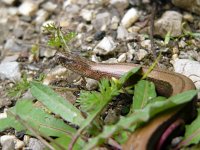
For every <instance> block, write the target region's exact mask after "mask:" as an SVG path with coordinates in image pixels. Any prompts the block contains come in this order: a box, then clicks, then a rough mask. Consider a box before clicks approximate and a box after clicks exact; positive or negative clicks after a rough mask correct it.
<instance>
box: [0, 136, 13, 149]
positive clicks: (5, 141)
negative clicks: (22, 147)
mask: <svg viewBox="0 0 200 150" xmlns="http://www.w3.org/2000/svg"><path fill="white" fill-rule="evenodd" d="M15 139H16V137H15V136H14V135H3V136H1V137H0V143H1V146H2V150H14V149H15Z"/></svg>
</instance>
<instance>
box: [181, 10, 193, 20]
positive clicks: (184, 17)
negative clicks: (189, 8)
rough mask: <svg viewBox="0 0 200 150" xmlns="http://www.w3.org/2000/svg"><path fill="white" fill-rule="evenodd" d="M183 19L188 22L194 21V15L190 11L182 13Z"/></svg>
mask: <svg viewBox="0 0 200 150" xmlns="http://www.w3.org/2000/svg"><path fill="white" fill-rule="evenodd" d="M183 19H184V20H186V21H189V22H193V21H194V17H193V15H192V14H191V13H186V12H185V13H184V14H183Z"/></svg>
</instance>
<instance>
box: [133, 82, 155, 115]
mask: <svg viewBox="0 0 200 150" xmlns="http://www.w3.org/2000/svg"><path fill="white" fill-rule="evenodd" d="M156 96H157V94H156V90H155V85H154V84H153V83H152V82H149V81H146V80H140V81H139V82H138V83H137V84H136V85H135V90H134V98H133V104H132V107H131V111H132V112H133V111H134V110H135V109H142V108H144V107H145V105H146V104H147V103H148V102H149V100H151V99H152V98H155V97H156Z"/></svg>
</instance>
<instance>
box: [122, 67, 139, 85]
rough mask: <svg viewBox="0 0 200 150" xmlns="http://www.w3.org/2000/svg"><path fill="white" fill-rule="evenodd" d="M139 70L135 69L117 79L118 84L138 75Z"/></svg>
mask: <svg viewBox="0 0 200 150" xmlns="http://www.w3.org/2000/svg"><path fill="white" fill-rule="evenodd" d="M140 70H141V67H135V68H133V69H131V70H130V71H128V72H127V73H125V74H124V75H122V76H121V78H120V79H119V82H120V84H122V85H123V84H124V83H125V82H126V81H127V80H128V79H129V78H130V77H131V76H132V75H134V74H136V73H138V72H139V71H140Z"/></svg>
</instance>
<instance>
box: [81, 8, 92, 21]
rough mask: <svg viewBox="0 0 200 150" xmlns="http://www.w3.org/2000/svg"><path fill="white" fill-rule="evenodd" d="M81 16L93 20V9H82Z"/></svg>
mask: <svg viewBox="0 0 200 150" xmlns="http://www.w3.org/2000/svg"><path fill="white" fill-rule="evenodd" d="M80 16H81V17H83V19H84V20H86V21H91V20H92V17H93V11H92V10H88V9H82V10H81V13H80Z"/></svg>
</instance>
